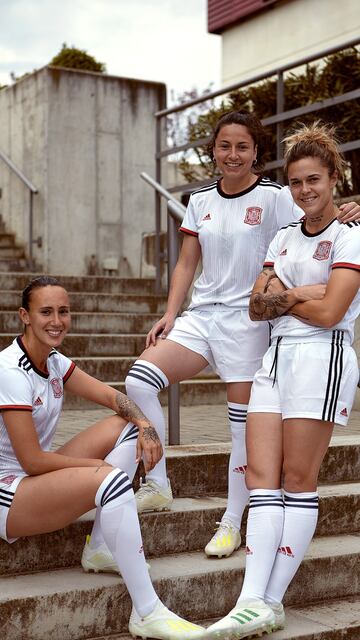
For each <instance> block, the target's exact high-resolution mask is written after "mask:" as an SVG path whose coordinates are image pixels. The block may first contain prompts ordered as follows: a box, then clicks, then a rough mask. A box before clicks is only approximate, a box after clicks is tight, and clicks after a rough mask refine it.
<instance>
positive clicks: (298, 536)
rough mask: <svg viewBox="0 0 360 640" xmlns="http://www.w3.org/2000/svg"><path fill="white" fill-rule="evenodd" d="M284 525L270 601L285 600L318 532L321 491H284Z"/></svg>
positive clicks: (273, 570) (274, 567)
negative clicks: (318, 492)
mask: <svg viewBox="0 0 360 640" xmlns="http://www.w3.org/2000/svg"><path fill="white" fill-rule="evenodd" d="M284 505H285V511H284V528H283V534H282V537H281V540H280V544H279V550H278V553H277V555H276V559H275V562H274V566H273V569H272V572H271V575H270V578H269V582H268V585H267V587H266V594H265V598H266V600H268V601H269V602H281V601H282V599H283V597H284V594H285V591H286V589H287V588H288V586H289V584H290V582H291V580H292V579H293V577H294V576H295V573H296V572H297V570H298V568H299V566H300V564H301V562H302V560H303V558H304V555H305V553H306V551H307V549H308V547H309V544H310V542H311V540H312V537H313V535H314V532H315V529H316V524H317V519H318V513H319V497H318V494H317V492H306V493H289V492H288V491H284Z"/></svg>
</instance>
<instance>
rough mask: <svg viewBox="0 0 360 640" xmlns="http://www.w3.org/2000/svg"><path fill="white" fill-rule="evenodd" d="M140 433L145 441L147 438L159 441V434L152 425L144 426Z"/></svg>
mask: <svg viewBox="0 0 360 640" xmlns="http://www.w3.org/2000/svg"><path fill="white" fill-rule="evenodd" d="M142 435H143V438H144V440H146V441H147V442H148V441H149V440H152V441H153V442H159V436H158V434H157V432H156V431H155V429H154V427H150V426H149V427H144V429H143V433H142Z"/></svg>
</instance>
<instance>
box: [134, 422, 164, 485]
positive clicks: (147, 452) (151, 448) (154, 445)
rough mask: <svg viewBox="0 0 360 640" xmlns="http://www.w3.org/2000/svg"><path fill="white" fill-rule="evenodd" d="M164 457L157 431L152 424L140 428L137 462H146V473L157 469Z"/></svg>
mask: <svg viewBox="0 0 360 640" xmlns="http://www.w3.org/2000/svg"><path fill="white" fill-rule="evenodd" d="M162 456H163V448H162V444H161V442H160V438H159V436H158V434H157V431H156V429H155V428H154V427H153V426H152V424H150V423H149V424H148V425H146V426H144V427H139V435H138V439H137V443H136V462H137V463H139V462H140V460H141V458H143V460H144V467H145V472H146V473H147V472H148V471H150V470H151V469H153V468H154V467H155V465H156V464H157V463H158V462H159V460H160V459H161V458H162Z"/></svg>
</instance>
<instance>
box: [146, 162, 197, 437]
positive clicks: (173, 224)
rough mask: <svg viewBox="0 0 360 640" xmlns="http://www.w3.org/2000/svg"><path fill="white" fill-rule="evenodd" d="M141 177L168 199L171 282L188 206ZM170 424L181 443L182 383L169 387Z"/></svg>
mask: <svg viewBox="0 0 360 640" xmlns="http://www.w3.org/2000/svg"><path fill="white" fill-rule="evenodd" d="M140 176H141V178H142V179H143V180H145V182H147V183H148V184H149V185H151V186H152V187H153V188H154V189H155V191H156V192H157V194H158V195H159V196H162V197H163V198H165V199H166V200H167V213H168V215H167V279H168V285H169V284H170V280H171V276H172V272H173V271H174V269H175V265H176V263H177V259H178V255H179V237H178V223H179V222H182V220H183V219H184V213H185V211H186V208H185V207H184V205H183V204H181V202H179V201H178V200H177V199H176V198H174V196H172V195H171V193H169V192H168V191H167V190H166V189H164V187H163V186H162V185H161V184H160V183H159V182H157V181H156V180H154V178H152V177H151V176H149V175H148V174H147V173H144V172H143V173H141V174H140ZM168 424H169V444H180V385H179V383H178V382H177V383H175V384H170V385H169V387H168Z"/></svg>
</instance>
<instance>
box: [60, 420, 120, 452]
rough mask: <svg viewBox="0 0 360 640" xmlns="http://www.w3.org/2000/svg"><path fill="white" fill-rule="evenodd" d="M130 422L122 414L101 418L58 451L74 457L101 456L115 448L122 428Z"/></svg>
mask: <svg viewBox="0 0 360 640" xmlns="http://www.w3.org/2000/svg"><path fill="white" fill-rule="evenodd" d="M127 424H128V423H127V422H126V420H124V419H123V418H120V416H116V415H115V416H109V417H108V418H104V419H103V420H99V422H96V423H95V424H93V425H91V426H90V427H88V428H87V429H84V431H81V432H80V433H78V434H77V435H76V436H74V437H73V438H71V440H69V442H66V443H65V444H64V445H63V446H62V447H60V448H59V449H58V450H57V452H56V453H61V454H62V455H64V456H70V457H73V458H101V459H102V460H104V458H106V456H107V454H108V453H110V451H112V450H113V448H114V446H115V443H116V441H117V439H118V437H119V435H120V434H121V432H122V430H123V429H124V428H125V426H126V425H127Z"/></svg>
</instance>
